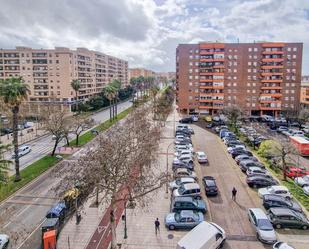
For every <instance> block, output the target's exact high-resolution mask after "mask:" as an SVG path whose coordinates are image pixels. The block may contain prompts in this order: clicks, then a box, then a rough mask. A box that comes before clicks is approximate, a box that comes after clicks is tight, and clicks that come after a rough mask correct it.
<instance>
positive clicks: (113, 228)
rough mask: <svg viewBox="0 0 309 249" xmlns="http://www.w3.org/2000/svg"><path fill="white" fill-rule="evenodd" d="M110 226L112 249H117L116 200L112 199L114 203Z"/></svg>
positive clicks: (112, 204)
mask: <svg viewBox="0 0 309 249" xmlns="http://www.w3.org/2000/svg"><path fill="white" fill-rule="evenodd" d="M110 224H111V234H112V243H111V244H112V245H111V249H117V237H116V220H115V201H114V198H112V201H111V212H110Z"/></svg>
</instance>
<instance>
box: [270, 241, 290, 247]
mask: <svg viewBox="0 0 309 249" xmlns="http://www.w3.org/2000/svg"><path fill="white" fill-rule="evenodd" d="M273 249H295V248H294V247H292V246H290V245H289V244H287V243H285V242H282V241H278V242H276V243H275V244H274V245H273Z"/></svg>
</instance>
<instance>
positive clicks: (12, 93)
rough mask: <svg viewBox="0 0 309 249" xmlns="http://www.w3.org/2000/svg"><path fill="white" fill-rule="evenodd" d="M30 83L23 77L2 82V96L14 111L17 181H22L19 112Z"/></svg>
mask: <svg viewBox="0 0 309 249" xmlns="http://www.w3.org/2000/svg"><path fill="white" fill-rule="evenodd" d="M28 92H29V88H28V85H26V84H24V81H23V79H22V77H17V78H15V77H11V78H8V79H5V80H2V81H1V82H0V97H1V98H2V100H3V102H4V104H6V105H8V107H9V108H10V109H11V111H12V113H13V145H14V155H15V171H16V176H15V181H20V180H21V176H20V172H19V157H18V129H17V127H18V113H19V107H20V105H21V103H22V101H24V100H26V99H27V94H28Z"/></svg>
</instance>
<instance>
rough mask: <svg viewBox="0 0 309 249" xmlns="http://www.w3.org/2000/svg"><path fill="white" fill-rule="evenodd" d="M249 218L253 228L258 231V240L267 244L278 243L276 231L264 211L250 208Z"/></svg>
mask: <svg viewBox="0 0 309 249" xmlns="http://www.w3.org/2000/svg"><path fill="white" fill-rule="evenodd" d="M248 216H249V220H250V222H251V224H252V226H253V228H254V229H255V230H256V234H257V238H258V240H260V241H261V242H263V243H267V244H274V243H275V242H276V241H277V236H276V233H275V230H274V228H273V226H272V224H271V222H270V220H269V219H268V217H267V215H266V214H265V213H264V212H263V210H262V209H260V208H249V209H248Z"/></svg>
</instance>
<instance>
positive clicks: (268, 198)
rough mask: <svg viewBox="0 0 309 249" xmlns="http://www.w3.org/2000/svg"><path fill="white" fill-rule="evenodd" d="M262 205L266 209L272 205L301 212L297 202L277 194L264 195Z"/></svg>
mask: <svg viewBox="0 0 309 249" xmlns="http://www.w3.org/2000/svg"><path fill="white" fill-rule="evenodd" d="M263 206H264V208H265V209H267V210H268V209H270V208H273V207H283V208H289V209H291V210H294V211H296V212H302V209H301V207H300V206H299V204H298V203H296V202H295V201H292V200H288V199H287V198H285V197H282V196H279V195H264V196H263Z"/></svg>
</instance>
